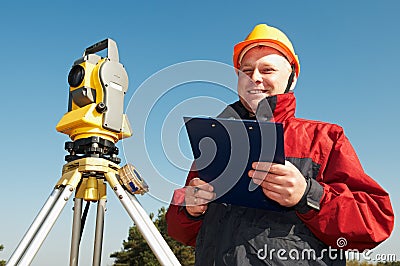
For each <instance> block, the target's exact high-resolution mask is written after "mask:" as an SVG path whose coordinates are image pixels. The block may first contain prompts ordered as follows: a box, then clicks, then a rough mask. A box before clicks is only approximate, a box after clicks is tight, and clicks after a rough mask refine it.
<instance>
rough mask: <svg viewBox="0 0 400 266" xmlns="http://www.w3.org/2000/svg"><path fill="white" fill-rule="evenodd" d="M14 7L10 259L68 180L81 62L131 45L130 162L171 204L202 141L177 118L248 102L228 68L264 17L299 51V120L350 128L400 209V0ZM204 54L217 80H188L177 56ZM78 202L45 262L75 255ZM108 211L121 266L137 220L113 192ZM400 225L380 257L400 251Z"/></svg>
mask: <svg viewBox="0 0 400 266" xmlns="http://www.w3.org/2000/svg"><path fill="white" fill-rule="evenodd" d="M0 10H1V11H2V15H1V16H0V30H1V31H0V32H1V43H0V49H1V50H0V51H1V59H2V60H1V62H2V64H1V65H0V70H1V71H0V73H1V74H0V77H1V81H2V84H1V87H2V89H1V93H2V96H1V98H0V99H1V105H0V111H1V116H0V125H1V129H2V130H1V133H0V134H1V139H2V140H3V141H2V152H1V155H0V156H1V157H0V169H1V175H0V178H1V181H2V185H1V186H0V201H1V204H0V213H1V214H2V216H1V219H0V220H1V227H0V228H1V229H0V244H3V245H4V246H5V250H4V251H3V252H0V259H7V258H8V257H9V256H10V255H11V253H12V251H13V250H14V248H15V247H16V246H17V245H18V242H19V241H20V239H21V238H22V236H23V234H24V233H25V231H26V230H27V229H28V227H29V225H30V224H31V222H32V221H33V219H34V217H35V216H36V214H37V212H38V211H39V210H40V208H41V207H42V205H43V203H44V202H45V200H46V199H47V197H48V196H49V194H50V192H51V190H52V188H53V186H54V184H55V183H56V182H57V180H58V178H59V177H60V174H61V168H62V165H63V164H64V155H65V154H66V152H65V151H64V149H63V147H64V142H65V141H67V140H68V136H66V135H63V134H61V133H58V132H56V130H55V126H56V124H57V122H58V121H59V120H60V119H61V117H62V116H63V114H64V113H65V112H66V107H67V102H68V84H67V75H68V72H69V69H70V67H71V65H72V63H73V61H74V60H76V59H78V58H79V57H80V56H81V55H82V53H83V50H84V49H85V48H86V47H88V46H90V45H92V44H94V43H95V42H98V41H100V40H103V39H105V38H107V37H109V38H113V39H114V40H115V41H116V42H117V44H118V48H119V54H120V61H121V63H123V64H124V66H125V67H126V69H127V72H128V75H129V78H130V85H129V90H128V93H127V95H126V99H125V100H126V107H127V113H128V116H129V119H130V123H131V125H132V128H133V130H134V135H133V137H132V138H130V139H128V140H127V141H126V142H119V143H118V145H119V146H120V147H121V149H122V150H123V151H124V153H121V158H122V159H123V161H124V162H127V161H128V162H131V163H133V164H134V165H135V166H136V167H137V168H138V169H139V171H140V172H141V173H142V176H143V177H144V178H145V179H146V180H149V181H148V183H149V185H150V191H151V192H152V195H146V196H142V197H138V199H139V201H140V202H141V203H142V205H143V207H144V208H145V209H146V211H148V212H156V211H157V209H158V208H160V207H161V206H166V203H165V201H164V200H159V199H160V198H165V199H169V198H170V197H171V195H172V190H171V187H169V186H164V182H165V180H167V181H170V183H171V182H174V184H177V185H180V184H182V183H183V182H184V179H185V172H186V170H185V169H186V168H187V165H188V162H189V160H190V151H189V150H188V142H187V141H188V140H187V137H186V135H185V131H184V129H182V123H180V122H179V123H178V122H173V121H177V119H181V118H180V117H182V116H184V115H208V116H212V115H215V114H216V113H218V111H219V110H220V109H222V106H223V105H224V103H229V102H232V101H234V100H236V96H235V94H234V89H235V88H234V85H232V84H235V80H234V78H235V77H234V73H233V72H230V73H229V70H228V69H229V65H231V59H232V57H231V56H232V49H233V45H234V44H235V43H237V42H239V41H241V40H243V39H244V38H245V36H246V35H247V34H248V32H249V31H250V30H251V29H252V28H253V26H254V25H256V24H258V23H268V24H270V25H272V26H276V27H279V28H280V29H282V30H283V31H285V32H286V33H287V34H288V35H289V37H290V39H291V40H292V42H293V43H294V47H295V49H296V52H297V54H298V55H299V59H300V64H301V74H300V78H299V81H298V83H297V87H296V90H295V93H296V96H297V103H298V109H297V116H298V117H305V118H309V119H315V120H323V121H328V122H332V123H338V124H340V125H341V126H343V127H344V129H345V132H346V134H347V136H348V137H349V139H350V141H351V142H352V144H353V146H354V148H355V149H356V151H357V153H358V155H359V159H360V160H361V162H362V164H363V166H364V169H365V171H366V172H367V173H368V174H369V175H371V176H372V177H373V178H374V179H376V180H377V181H378V182H379V183H380V184H381V185H382V186H383V187H384V188H385V189H387V190H388V191H389V193H390V195H391V200H392V203H393V206H394V208H395V212H396V214H399V213H400V205H399V194H398V187H399V179H398V178H399V174H398V171H397V165H398V162H397V161H398V160H397V152H398V150H400V145H399V141H398V133H397V132H398V131H399V130H400V126H399V119H398V116H399V110H398V99H399V96H400V90H399V85H398V80H397V78H398V62H400V55H399V53H398V47H400V37H399V34H398V27H399V26H400V18H399V16H398V11H399V10H400V3H399V2H398V1H396V0H391V1H385V0H384V1H379V2H378V1H361V0H360V1H342V0H340V1H296V2H295V1H292V2H278V1H253V2H252V4H251V5H250V4H249V3H245V2H243V1H229V3H228V2H226V3H224V4H223V3H222V1H221V3H219V2H216V1H201V2H199V1H197V2H190V1H174V2H161V1H160V2H156V1H147V2H146V4H144V3H141V4H137V3H135V2H134V1H113V2H107V1H85V2H84V1H68V2H66V1H65V2H56V1H53V3H50V2H48V1H34V2H28V1H14V2H10V1H8V2H6V3H1V4H0ZM193 60H207V61H212V62H211V63H210V64H209V66H210V68H209V69H207V70H206V71H205V72H204V73H205V74H204V76H203V75H202V74H201V73H197V74H199V76H196V75H195V76H196V77H194V79H196V78H199V80H198V81H196V82H193V80H192V81H191V82H188V80H189V79H190V76H189V75H190V74H193V73H185V72H184V71H183V72H182V71H181V70H180V69H179V66H180V65H176V64H179V63H182V62H186V61H193ZM184 65H186V63H185V64H184ZM212 67H222V68H223V70H222V72H223V74H224V75H225V74H226V79H229V78H230V77H231V78H232V83H229V84H228V85H227V84H224V82H223V81H220V80H218V78H219V76H220V75H217V76H216V75H215V72H213V68H212ZM166 68H167V69H166ZM171 71H172V72H173V71H175V72H174V73H175V74H174V75H173V76H174V77H175V78H177V79H176V84H175V85H176V86H173V87H172V88H168V90H167V89H166V88H165V87H162V85H163V84H164V83H163V82H169V81H170V80H168V79H166V77H168V74H170V73H171ZM217 73H218V74H220V73H221V72H217ZM163 74H166V75H165V76H163ZM213 74H214V75H213ZM160 77H161V78H160ZM216 79H217V81H216ZM218 82H220V83H221V84H222V85H221V84H217V83H218ZM232 90H233V91H232ZM157 93H158V94H159V95H157ZM154 99H155V100H154ZM208 100H211V101H212V104H207V103H208V102H209V101H208ZM128 102H129V104H128ZM147 113H148V115H146V116H145V114H147ZM174 118H175V119H174ZM166 121H172V122H170V123H166ZM125 155H126V156H125ZM158 180H160V181H158ZM158 182H160V183H158ZM155 198H158V200H157V199H155ZM71 208H72V201H71V202H69V203H68V204H67V206H66V208H65V209H64V210H63V212H62V214H61V216H60V218H59V219H58V221H57V223H56V225H55V226H54V228H53V230H52V231H51V232H50V234H49V236H48V238H47V239H46V241H45V242H44V244H43V246H42V247H41V249H40V251H39V253H38V254H37V256H36V258H35V260H34V261H33V264H32V265H68V258H69V245H70V235H71V221H72V211H71ZM95 209H96V208H95V205H92V207H91V212H90V214H89V219H88V222H87V225H86V228H85V232H84V236H83V240H82V241H83V242H82V245H81V264H82V265H87V264H90V261H91V257H92V241H93V232H94V212H93V211H94V210H95ZM107 209H108V211H107V213H106V225H105V233H104V244H103V265H111V263H112V261H111V260H109V259H108V257H109V254H110V253H112V252H114V251H117V250H119V249H120V248H121V247H122V241H123V240H124V239H126V237H127V235H128V228H129V226H131V225H132V221H131V220H130V218H129V217H128V215H127V214H126V212H125V211H124V210H123V208H122V205H121V204H120V203H119V201H118V200H116V198H115V196H114V194H112V192H111V191H110V190H109V191H108V203H107ZM349 219H351V217H349ZM398 226H399V225H398V223H396V229H395V231H394V232H393V234H392V236H391V237H390V239H389V240H387V241H386V242H384V243H383V244H382V245H380V246H379V247H378V248H377V249H376V251H374V252H375V254H377V253H385V254H396V255H397V259H398V260H400V253H399V250H400V240H399V237H398V232H399V228H398Z"/></svg>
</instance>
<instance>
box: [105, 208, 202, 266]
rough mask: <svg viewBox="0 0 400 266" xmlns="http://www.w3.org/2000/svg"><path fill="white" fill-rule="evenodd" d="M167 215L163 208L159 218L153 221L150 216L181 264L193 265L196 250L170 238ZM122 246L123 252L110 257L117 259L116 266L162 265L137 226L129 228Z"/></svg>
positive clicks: (152, 216) (152, 215)
mask: <svg viewBox="0 0 400 266" xmlns="http://www.w3.org/2000/svg"><path fill="white" fill-rule="evenodd" d="M165 213H166V209H165V208H164V207H162V208H161V209H159V210H158V215H157V218H156V219H155V220H154V221H153V218H154V214H150V219H151V220H152V221H153V222H154V224H155V226H156V227H157V229H158V231H159V232H160V233H161V235H162V236H163V238H164V239H165V241H166V242H167V243H168V245H169V246H170V248H171V249H172V251H173V252H174V254H175V256H176V257H177V259H178V260H179V261H180V263H181V264H182V265H193V264H194V248H193V247H189V246H185V245H183V244H181V243H179V242H178V241H175V240H174V239H172V238H171V237H170V236H168V234H167V222H166V219H165ZM122 246H123V248H122V249H121V251H117V252H114V253H112V254H111V255H110V257H111V258H115V262H114V265H115V266H128V265H129V266H133V265H149V266H153V265H160V264H159V262H158V261H157V259H156V257H155V255H154V254H153V252H152V251H151V249H150V247H149V246H148V244H147V242H146V241H145V240H144V238H143V236H142V235H141V234H140V232H139V229H138V228H137V227H136V225H134V226H132V227H130V228H129V235H128V239H127V240H123V243H122Z"/></svg>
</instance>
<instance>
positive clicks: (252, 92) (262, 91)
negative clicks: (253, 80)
mask: <svg viewBox="0 0 400 266" xmlns="http://www.w3.org/2000/svg"><path fill="white" fill-rule="evenodd" d="M267 92H268V91H267V90H249V91H248V93H249V94H260V93H267Z"/></svg>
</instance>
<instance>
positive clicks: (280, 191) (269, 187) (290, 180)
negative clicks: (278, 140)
mask: <svg viewBox="0 0 400 266" xmlns="http://www.w3.org/2000/svg"><path fill="white" fill-rule="evenodd" d="M252 168H253V169H252V170H250V171H249V173H248V175H249V177H250V178H252V180H253V182H254V183H255V184H257V185H260V186H261V187H262V190H263V192H264V194H265V196H267V197H268V198H270V199H272V200H274V201H276V202H278V203H279V204H280V205H282V206H285V207H292V206H294V205H296V204H297V203H298V202H299V201H300V199H301V197H302V196H303V195H304V192H305V190H306V187H307V182H306V180H305V178H304V176H303V175H302V174H301V173H300V171H299V170H298V169H297V168H296V167H295V166H294V165H293V164H292V163H290V162H289V161H285V165H282V164H276V163H268V162H254V163H253V164H252Z"/></svg>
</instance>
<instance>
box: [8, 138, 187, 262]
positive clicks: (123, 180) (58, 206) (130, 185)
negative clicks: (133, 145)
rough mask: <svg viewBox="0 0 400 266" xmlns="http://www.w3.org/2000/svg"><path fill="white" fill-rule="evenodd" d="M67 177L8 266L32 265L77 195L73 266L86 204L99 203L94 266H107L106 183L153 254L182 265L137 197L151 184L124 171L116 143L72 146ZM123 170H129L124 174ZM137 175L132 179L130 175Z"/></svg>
mask: <svg viewBox="0 0 400 266" xmlns="http://www.w3.org/2000/svg"><path fill="white" fill-rule="evenodd" d="M65 149H66V150H67V151H69V153H70V154H69V155H67V156H65V160H66V161H67V163H66V164H65V165H64V166H63V170H62V177H61V178H60V180H59V181H58V182H57V184H56V185H55V187H54V189H53V191H52V192H51V194H50V196H49V197H48V199H47V201H46V203H45V204H44V205H43V207H42V209H41V210H40V212H39V213H38V215H37V216H36V218H35V220H34V221H33V223H32V224H31V226H30V227H29V229H28V231H27V232H26V233H25V235H24V237H23V239H22V240H21V242H20V243H19V244H18V247H17V248H16V250H15V251H14V252H13V254H12V255H11V257H10V259H9V261H8V262H7V265H29V264H30V263H31V261H32V260H33V258H34V256H35V255H36V253H37V252H38V251H39V249H40V246H41V245H42V243H43V242H44V240H45V238H46V237H47V235H48V233H49V232H50V230H51V229H52V227H53V225H54V224H55V222H56V220H57V218H58V216H59V215H60V213H61V211H62V210H63V208H64V207H65V205H66V203H67V202H68V200H69V199H70V198H71V196H72V194H73V192H74V191H75V199H74V213H73V225H72V238H71V250H70V265H71V266H75V265H78V258H79V245H80V239H81V233H82V230H83V227H82V226H83V225H84V219H83V217H82V202H83V200H85V201H94V202H97V214H96V229H95V239H94V252H93V265H94V266H98V265H100V263H101V253H102V242H103V229H104V213H105V205H106V183H108V184H109V185H110V187H111V188H112V190H113V191H114V192H115V194H116V196H117V197H118V199H119V200H120V202H121V203H122V205H123V207H124V208H125V210H126V211H127V212H128V214H129V216H130V217H131V218H132V220H133V221H134V223H135V224H136V226H137V227H138V229H139V231H140V232H141V234H142V235H143V237H144V238H145V239H146V241H147V243H148V244H149V246H150V248H151V249H152V251H153V253H154V254H155V256H156V257H157V259H158V261H159V262H160V263H161V264H162V265H180V263H179V261H178V260H177V259H176V257H175V255H174V254H173V253H172V251H171V249H170V248H169V246H168V244H167V243H166V242H165V240H164V239H163V237H162V236H161V234H160V233H159V232H158V230H157V228H156V227H155V226H154V224H153V222H152V221H151V219H150V218H149V216H148V215H147V213H146V212H145V211H144V209H143V208H142V206H141V205H140V203H139V202H138V201H137V199H136V197H135V196H134V195H133V193H141V194H143V193H144V192H146V191H147V185H146V184H145V183H144V181H143V180H142V179H141V178H140V176H139V175H138V173H137V172H136V171H135V170H134V169H132V168H129V166H124V167H122V168H121V167H120V166H118V163H119V162H120V159H119V158H118V157H117V155H118V148H117V147H116V146H115V144H114V143H113V142H111V141H108V140H106V139H102V138H100V137H89V138H85V139H79V140H76V141H74V142H66V144H65ZM121 170H123V171H121ZM127 172H128V175H129V172H130V174H132V176H127V174H126V173H127Z"/></svg>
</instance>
